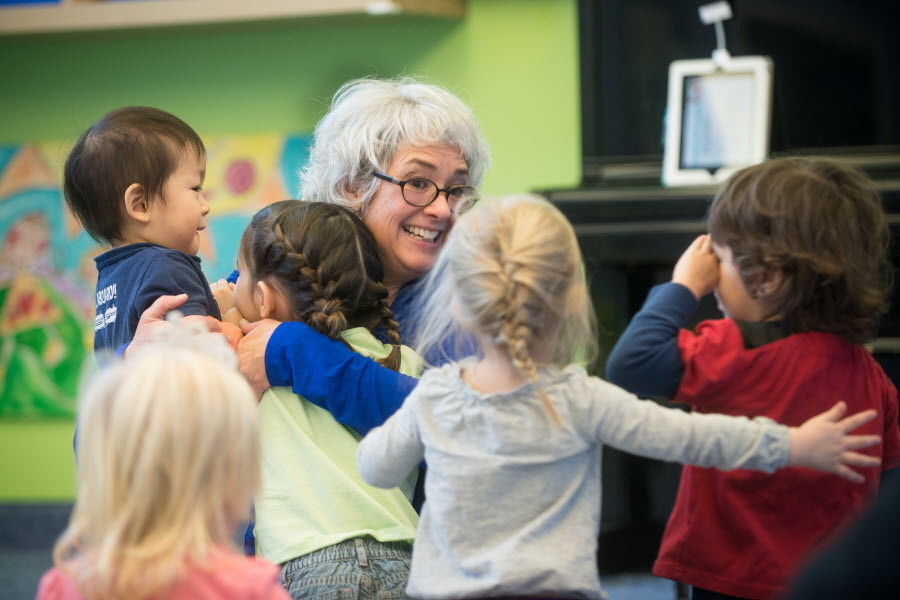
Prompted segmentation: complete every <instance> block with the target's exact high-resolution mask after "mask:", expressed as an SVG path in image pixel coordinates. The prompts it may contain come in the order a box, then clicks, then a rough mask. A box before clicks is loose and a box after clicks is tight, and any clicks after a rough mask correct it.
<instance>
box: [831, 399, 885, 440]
mask: <svg viewBox="0 0 900 600" xmlns="http://www.w3.org/2000/svg"><path fill="white" fill-rule="evenodd" d="M841 404H843V402H841ZM835 406H837V405H835ZM832 410H834V409H832ZM846 410H847V406H846V405H844V411H846ZM830 412H831V411H829V413H830ZM877 416H878V413H877V412H876V411H875V409H874V408H870V409H869V410H864V411H863V412H858V413H856V414H855V415H850V416H849V417H847V418H846V419H844V420H843V421H838V425H840V427H841V429H842V430H843V431H844V433H847V432H850V431H853V430H854V429H856V428H857V427H859V426H860V425H865V424H866V423H868V422H869V421H871V420H872V419H874V418H875V417H877ZM838 418H840V417H838Z"/></svg>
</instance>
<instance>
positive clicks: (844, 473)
mask: <svg viewBox="0 0 900 600" xmlns="http://www.w3.org/2000/svg"><path fill="white" fill-rule="evenodd" d="M846 412H847V405H846V404H845V403H844V402H838V403H837V404H835V405H834V406H833V407H831V408H830V409H829V410H827V411H825V412H823V413H821V414H818V415H816V416H815V417H813V418H811V419H809V420H808V421H806V423H804V424H803V425H801V426H800V427H791V433H790V436H791V453H790V458H789V459H788V465H789V466H792V467H810V468H813V469H817V470H819V471H824V472H826V473H834V474H835V475H840V476H841V477H843V478H844V479H849V480H850V481H852V482H854V483H862V482H864V481H865V477H863V476H862V475H861V474H859V473H857V472H856V471H854V470H853V469H851V468H850V467H851V466H852V467H877V466H878V465H880V464H881V459H880V458H878V457H877V456H868V455H866V454H860V453H859V452H851V450H855V449H858V448H868V447H869V446H874V445H876V444H878V443H880V442H881V436H878V435H847V434H848V433H849V432H850V431H853V430H854V429H856V428H857V427H859V426H860V425H863V424H865V423H868V422H869V421H871V420H872V419H874V418H875V417H876V416H877V413H876V412H875V411H874V410H866V411H863V412H859V413H856V414H855V415H853V416H850V417H847V418H846V419H843V420H839V419H841V417H843V416H844V413H846Z"/></svg>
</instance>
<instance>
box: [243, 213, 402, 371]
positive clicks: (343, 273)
mask: <svg viewBox="0 0 900 600" xmlns="http://www.w3.org/2000/svg"><path fill="white" fill-rule="evenodd" d="M239 252H240V256H241V258H242V259H243V261H244V268H245V270H247V271H248V272H246V273H244V272H241V277H251V278H252V279H253V283H254V284H255V283H256V281H265V282H266V283H268V284H269V285H275V286H277V288H278V289H279V290H280V291H281V292H283V293H284V295H285V296H286V297H287V299H288V301H289V302H290V304H291V310H292V315H291V318H292V319H293V320H295V321H301V322H303V323H306V324H307V325H309V326H311V327H312V328H313V329H315V330H316V331H318V332H320V333H322V334H324V335H326V336H328V337H330V338H331V339H335V340H340V339H341V338H340V337H339V334H340V332H341V331H343V330H345V329H347V328H349V327H365V328H367V329H369V328H371V327H372V326H373V325H374V324H376V323H377V322H379V321H380V322H381V323H382V324H383V325H384V328H385V329H386V330H387V336H388V339H389V340H390V342H391V344H393V346H394V347H393V349H392V350H391V353H390V355H388V356H387V357H385V358H384V359H382V360H380V361H378V362H379V363H380V364H382V365H383V366H385V367H388V368H389V369H393V370H395V371H396V370H397V369H398V368H399V367H400V325H399V324H398V323H397V321H396V320H395V319H394V314H393V313H392V312H391V309H390V306H389V304H388V290H387V288H386V287H385V286H384V285H383V284H382V283H381V279H382V278H383V277H384V269H383V267H382V264H381V258H380V255H379V254H378V246H377V244H376V243H375V238H374V237H373V236H372V233H371V232H370V231H369V229H368V228H367V227H366V225H365V223H363V221H362V219H361V218H360V217H359V216H358V215H357V214H356V213H354V212H353V211H351V210H349V209H347V208H344V207H342V206H338V205H337V204H330V203H325V202H307V201H301V200H283V201H281V202H275V203H273V204H270V205H269V206H266V207H265V208H263V209H262V210H260V211H259V212H257V213H256V215H254V217H253V218H252V219H251V220H250V224H249V225H248V226H247V228H246V229H245V230H244V234H243V236H241V244H240V250H239Z"/></svg>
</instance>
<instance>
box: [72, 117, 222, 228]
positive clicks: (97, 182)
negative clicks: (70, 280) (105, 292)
mask: <svg viewBox="0 0 900 600" xmlns="http://www.w3.org/2000/svg"><path fill="white" fill-rule="evenodd" d="M185 151H191V152H194V153H195V154H196V156H198V157H203V156H206V148H205V147H204V146H203V142H202V141H201V140H200V136H198V135H197V133H196V132H195V131H194V130H193V129H191V127H190V126H189V125H188V124H187V123H185V122H184V121H182V120H181V119H179V118H178V117H176V116H174V115H171V114H169V113H167V112H165V111H162V110H159V109H157V108H150V107H148V106H125V107H122V108H117V109H115V110H112V111H110V112H108V113H106V114H105V115H104V116H103V117H102V118H101V119H100V120H99V121H97V122H96V123H94V124H93V125H92V126H91V127H89V128H88V130H87V131H85V132H84V133H83V134H82V135H81V138H79V140H78V142H76V144H75V146H74V147H73V148H72V151H71V152H70V153H69V156H68V158H67V159H66V165H65V168H64V175H63V192H64V194H65V197H66V203H67V204H68V205H69V209H70V210H71V211H72V213H73V214H74V215H75V217H76V218H77V219H78V220H79V221H80V222H81V224H82V225H83V226H84V229H85V230H86V231H87V232H88V233H89V234H90V236H91V237H92V238H94V239H95V240H97V241H98V242H105V243H108V244H114V243H115V242H116V241H117V240H118V239H119V238H120V236H121V234H122V225H123V223H124V215H125V211H124V207H123V205H122V200H123V198H124V195H125V190H127V189H128V186H130V185H131V184H133V183H138V184H140V185H141V186H143V188H144V191H145V193H146V194H147V198H148V201H150V202H155V201H157V200H159V201H161V202H164V201H165V199H164V198H163V195H162V191H163V186H164V185H165V183H166V180H168V178H169V176H170V175H171V174H172V173H173V172H174V171H175V169H176V168H177V167H178V162H179V160H180V158H181V154H182V153H184V152H185Z"/></svg>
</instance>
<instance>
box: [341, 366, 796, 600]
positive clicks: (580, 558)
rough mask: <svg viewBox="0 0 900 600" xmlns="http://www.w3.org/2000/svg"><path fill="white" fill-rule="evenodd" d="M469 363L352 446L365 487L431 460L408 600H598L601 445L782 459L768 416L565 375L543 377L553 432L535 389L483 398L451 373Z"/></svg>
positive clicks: (783, 431)
mask: <svg viewBox="0 0 900 600" xmlns="http://www.w3.org/2000/svg"><path fill="white" fill-rule="evenodd" d="M467 365H471V362H470V360H467V361H463V363H461V364H460V363H452V364H448V365H445V366H443V367H441V368H439V369H434V370H431V371H428V372H426V373H425V375H424V376H423V377H422V379H421V381H420V382H419V385H418V386H416V388H415V389H414V390H413V392H412V393H411V394H410V395H409V396H408V397H407V399H406V401H405V402H404V404H403V406H402V407H401V408H400V410H398V411H397V412H396V413H395V414H394V415H393V416H392V417H391V418H390V419H388V420H387V422H386V423H385V424H384V425H383V426H381V427H378V428H376V429H374V430H373V431H372V432H371V433H370V434H369V435H368V436H366V438H365V439H364V440H363V441H362V442H361V443H360V445H359V450H358V451H357V465H358V467H359V471H360V474H361V475H362V477H363V479H364V480H365V481H366V482H367V483H369V484H371V485H375V486H380V487H392V486H394V485H397V483H398V482H400V481H401V480H402V479H403V478H404V477H405V476H406V475H407V473H408V472H409V470H410V469H411V468H412V467H414V466H415V465H416V464H418V463H419V462H420V461H421V460H422V459H423V458H424V459H425V461H426V462H427V463H428V474H427V478H426V482H425V495H426V498H427V500H426V502H425V506H424V508H423V511H422V515H421V519H420V522H419V529H418V532H417V534H416V541H415V545H414V547H413V561H412V569H411V572H410V578H409V585H408V587H407V593H408V595H410V596H411V597H417V598H438V597H441V598H447V597H454V598H455V597H466V596H491V595H498V594H525V593H529V594H534V593H549V592H553V593H571V594H574V595H581V596H584V597H586V598H603V597H604V594H603V592H602V590H601V588H600V580H599V576H598V574H597V567H596V544H597V533H598V530H599V524H600V464H601V461H600V450H601V447H602V445H603V444H608V445H610V446H613V447H615V448H618V449H620V450H624V451H626V452H631V453H634V454H640V455H643V456H648V457H652V458H656V459H661V460H667V461H674V462H685V463H692V464H697V465H701V466H708V467H718V468H723V469H733V468H748V469H761V470H765V471H772V470H774V469H776V468H779V467H782V466H785V465H786V464H787V460H788V454H789V450H790V442H789V434H788V429H787V427H784V426H782V425H778V424H776V423H774V422H772V421H771V420H768V419H765V418H758V419H754V420H752V421H751V420H748V419H746V418H743V417H725V416H721V415H701V414H691V413H685V412H682V411H680V410H677V409H668V408H663V407H661V406H659V405H657V404H655V403H653V402H650V401H645V400H639V399H638V398H637V397H636V396H634V395H632V394H629V393H628V392H626V391H624V390H622V389H621V388H618V387H616V386H614V385H612V384H610V383H608V382H606V381H603V380H602V379H599V378H596V377H590V376H588V375H587V374H586V373H585V371H584V370H583V369H581V368H580V367H575V366H570V367H567V368H565V369H556V368H548V369H546V370H545V371H543V372H542V374H541V379H540V382H539V385H540V388H541V389H542V390H543V391H544V393H545V394H546V396H547V397H548V399H549V401H550V403H551V404H552V406H553V408H554V409H555V410H556V412H557V414H558V415H559V417H560V423H559V424H555V423H553V422H552V421H551V420H550V419H549V418H548V416H547V415H546V413H545V411H544V409H543V408H542V405H541V400H540V398H539V396H538V394H537V391H536V388H535V386H534V385H532V384H525V385H523V386H521V387H519V388H517V389H515V390H513V391H511V392H506V393H496V394H481V393H479V392H476V391H474V390H472V389H471V388H470V387H469V386H468V385H467V384H466V383H464V382H463V380H462V379H461V377H460V372H461V369H465V368H466V366H467Z"/></svg>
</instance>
